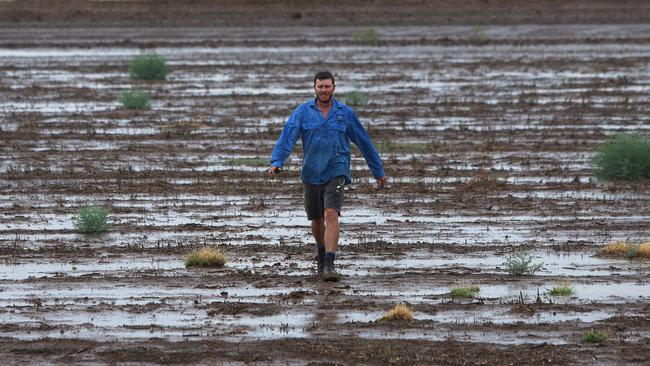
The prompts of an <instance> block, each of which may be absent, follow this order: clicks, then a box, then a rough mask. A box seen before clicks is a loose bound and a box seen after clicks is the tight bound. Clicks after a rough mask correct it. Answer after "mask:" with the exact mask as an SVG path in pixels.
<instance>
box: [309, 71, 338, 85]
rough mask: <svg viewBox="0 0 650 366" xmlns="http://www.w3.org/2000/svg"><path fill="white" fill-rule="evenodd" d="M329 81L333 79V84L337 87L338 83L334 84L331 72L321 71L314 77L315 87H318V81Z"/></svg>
mask: <svg viewBox="0 0 650 366" xmlns="http://www.w3.org/2000/svg"><path fill="white" fill-rule="evenodd" d="M327 79H332V84H333V85H336V82H334V75H332V73H331V72H329V71H319V72H317V73H316V75H314V85H316V80H327Z"/></svg>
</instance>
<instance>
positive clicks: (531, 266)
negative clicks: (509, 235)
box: [504, 251, 544, 276]
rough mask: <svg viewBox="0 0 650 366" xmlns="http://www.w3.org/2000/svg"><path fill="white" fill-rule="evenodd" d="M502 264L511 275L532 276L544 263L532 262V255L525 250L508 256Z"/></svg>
mask: <svg viewBox="0 0 650 366" xmlns="http://www.w3.org/2000/svg"><path fill="white" fill-rule="evenodd" d="M504 264H505V266H506V271H508V273H510V274H511V275H513V276H532V275H533V274H535V272H537V271H539V270H540V269H542V266H543V265H544V263H533V256H532V255H530V254H528V252H526V251H521V252H519V253H516V254H514V255H512V256H510V257H508V258H507V259H506V262H505V263H504Z"/></svg>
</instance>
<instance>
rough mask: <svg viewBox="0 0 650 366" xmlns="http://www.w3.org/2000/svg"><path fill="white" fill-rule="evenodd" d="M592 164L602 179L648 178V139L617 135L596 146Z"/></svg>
mask: <svg viewBox="0 0 650 366" xmlns="http://www.w3.org/2000/svg"><path fill="white" fill-rule="evenodd" d="M594 165H595V173H596V176H597V177H599V178H602V179H622V180H632V181H633V180H638V179H642V178H646V179H647V178H650V141H649V140H648V139H645V138H642V137H641V136H639V135H617V136H615V137H614V138H613V139H611V140H610V141H608V142H606V143H605V144H603V145H602V146H600V147H599V148H598V151H597V152H596V156H595V157H594Z"/></svg>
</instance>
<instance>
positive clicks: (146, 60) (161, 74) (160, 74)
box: [129, 54, 169, 80]
mask: <svg viewBox="0 0 650 366" xmlns="http://www.w3.org/2000/svg"><path fill="white" fill-rule="evenodd" d="M168 73H169V70H168V69H167V64H166V62H165V59H164V58H163V57H162V56H160V55H157V54H144V55H140V56H138V57H136V58H134V59H133V60H131V62H130V63H129V75H131V77H132V78H133V79H137V80H165V78H167V74H168Z"/></svg>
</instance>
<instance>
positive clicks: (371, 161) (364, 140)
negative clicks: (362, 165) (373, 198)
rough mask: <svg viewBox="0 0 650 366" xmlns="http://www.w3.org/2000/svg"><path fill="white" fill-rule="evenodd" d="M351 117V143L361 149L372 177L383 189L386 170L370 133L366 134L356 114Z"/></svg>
mask: <svg viewBox="0 0 650 366" xmlns="http://www.w3.org/2000/svg"><path fill="white" fill-rule="evenodd" d="M351 115H352V118H351V119H350V125H349V128H348V137H349V138H350V141H352V142H353V143H354V144H355V145H357V146H358V147H359V150H361V154H363V158H364V159H366V163H367V164H368V168H370V172H371V173H372V176H373V177H374V178H375V179H376V180H377V184H378V185H379V187H380V188H383V187H384V185H385V184H386V175H385V174H384V168H383V166H382V163H381V158H380V157H379V153H378V152H377V149H376V148H375V145H373V143H372V141H371V140H370V136H368V132H366V129H365V128H363V125H361V122H360V121H359V118H358V117H357V115H356V114H354V113H351Z"/></svg>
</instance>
